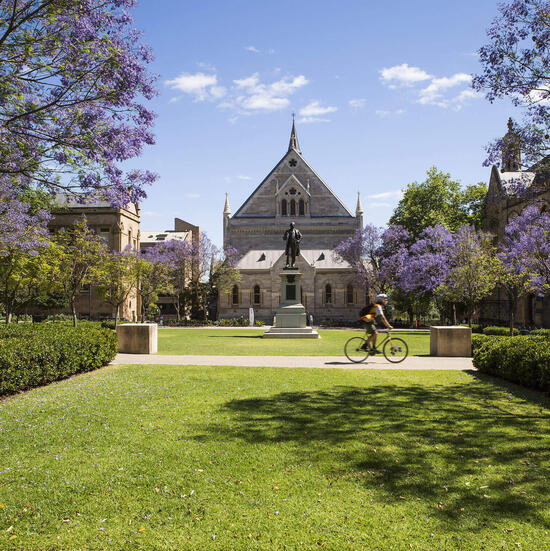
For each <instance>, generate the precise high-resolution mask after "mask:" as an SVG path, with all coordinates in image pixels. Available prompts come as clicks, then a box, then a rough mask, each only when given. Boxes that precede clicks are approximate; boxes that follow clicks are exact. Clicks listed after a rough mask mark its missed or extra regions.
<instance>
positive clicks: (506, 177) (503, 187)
mask: <svg viewBox="0 0 550 551" xmlns="http://www.w3.org/2000/svg"><path fill="white" fill-rule="evenodd" d="M491 177H492V178H494V179H495V180H496V182H497V184H498V186H499V189H500V191H502V193H504V194H505V195H509V196H513V195H516V194H517V193H518V192H520V191H522V190H525V189H526V188H529V187H530V186H531V185H532V184H533V183H534V181H535V177H536V173H535V172H531V171H523V170H518V171H514V172H500V170H499V169H498V167H497V166H496V165H493V168H492V170H491Z"/></svg>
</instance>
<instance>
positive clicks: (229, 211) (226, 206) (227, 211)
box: [223, 192, 231, 214]
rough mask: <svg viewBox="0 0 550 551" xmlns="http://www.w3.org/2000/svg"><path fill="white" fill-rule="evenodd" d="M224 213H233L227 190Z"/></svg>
mask: <svg viewBox="0 0 550 551" xmlns="http://www.w3.org/2000/svg"><path fill="white" fill-rule="evenodd" d="M223 213H224V214H231V209H230V208H229V193H227V192H225V206H224V207H223Z"/></svg>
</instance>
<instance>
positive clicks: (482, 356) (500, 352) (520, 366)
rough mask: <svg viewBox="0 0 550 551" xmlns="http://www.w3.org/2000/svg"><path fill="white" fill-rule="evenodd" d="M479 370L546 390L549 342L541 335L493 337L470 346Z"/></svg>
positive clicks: (549, 370)
mask: <svg viewBox="0 0 550 551" xmlns="http://www.w3.org/2000/svg"><path fill="white" fill-rule="evenodd" d="M473 363H474V366H475V367H477V368H478V369H479V370H480V371H484V372H486V373H490V374H492V375H498V376H499V377H502V378H504V379H507V380H509V381H512V382H514V383H519V384H521V385H524V386H527V387H530V388H536V389H539V390H545V391H550V342H549V341H548V340H547V339H545V338H540V337H529V336H518V337H493V338H488V339H485V340H484V341H482V342H481V343H479V342H478V343H477V345H476V346H475V347H473Z"/></svg>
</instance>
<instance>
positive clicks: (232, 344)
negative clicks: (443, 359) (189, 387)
mask: <svg viewBox="0 0 550 551" xmlns="http://www.w3.org/2000/svg"><path fill="white" fill-rule="evenodd" d="M265 331H266V330H265V329H160V330H159V340H158V353H159V354H183V355H195V354H196V355H216V356H344V344H345V343H346V341H347V340H348V339H350V338H351V337H356V336H363V335H364V334H365V332H364V331H363V330H360V329H349V330H330V329H328V330H327V329H325V330H323V329H321V330H320V331H319V335H320V336H321V338H320V339H263V338H262V335H263V334H264V333H265ZM383 336H384V334H383V333H382V334H380V335H379V336H378V339H379V340H378V342H382V338H383ZM392 336H395V337H401V338H402V339H404V340H405V342H406V343H407V345H408V347H409V354H410V355H413V356H425V355H428V354H429V353H430V334H429V333H410V332H399V331H392Z"/></svg>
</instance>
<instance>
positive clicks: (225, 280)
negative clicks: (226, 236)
mask: <svg viewBox="0 0 550 551" xmlns="http://www.w3.org/2000/svg"><path fill="white" fill-rule="evenodd" d="M237 261H238V252H237V249H235V248H233V247H231V246H228V247H226V248H225V249H224V250H223V251H222V250H220V249H217V248H216V249H215V250H214V251H213V255H212V258H211V262H210V271H209V274H208V286H207V289H206V296H205V306H204V308H205V312H206V311H207V310H208V309H209V305H211V304H215V303H216V301H217V300H218V297H219V296H220V295H223V294H224V293H227V292H229V290H230V289H231V288H232V287H233V285H235V283H238V282H239V281H240V279H241V275H240V273H239V270H237Z"/></svg>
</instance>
